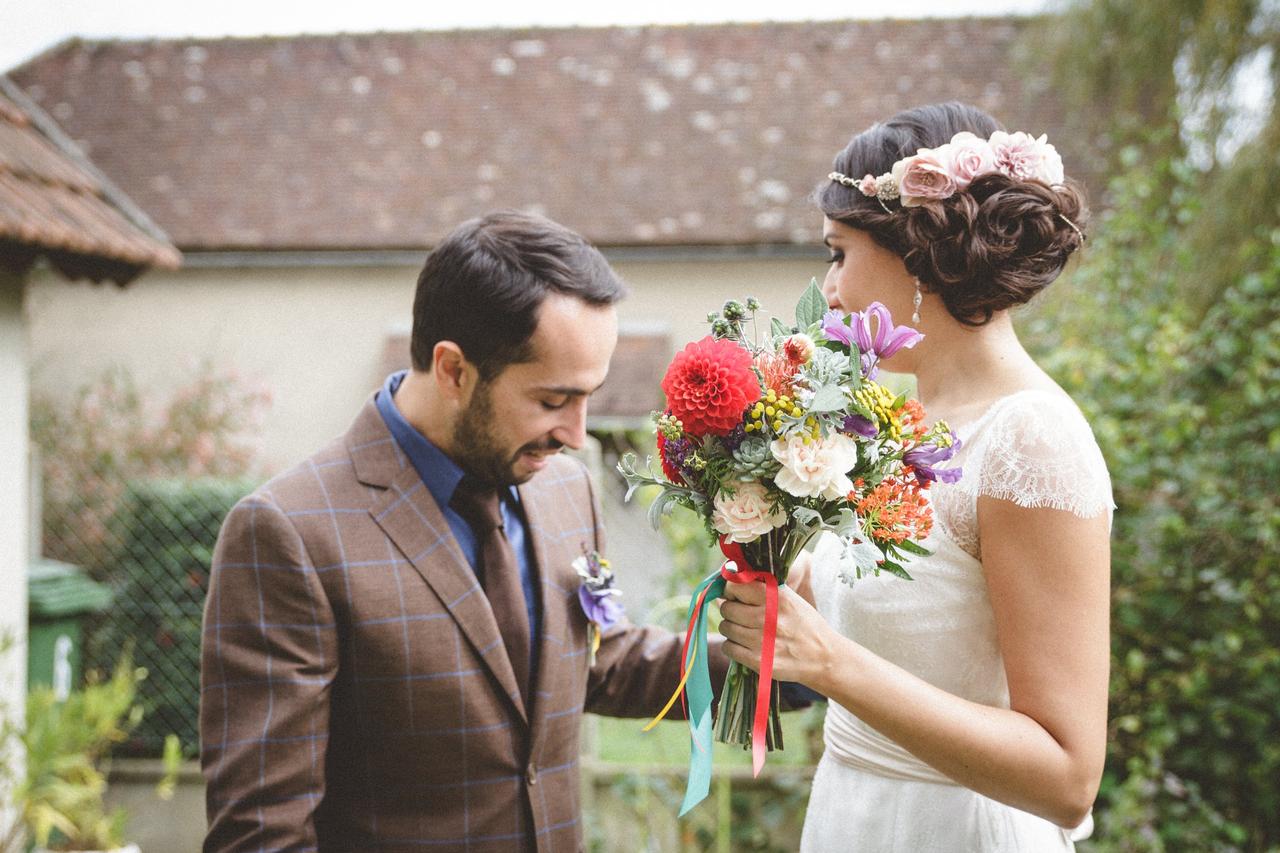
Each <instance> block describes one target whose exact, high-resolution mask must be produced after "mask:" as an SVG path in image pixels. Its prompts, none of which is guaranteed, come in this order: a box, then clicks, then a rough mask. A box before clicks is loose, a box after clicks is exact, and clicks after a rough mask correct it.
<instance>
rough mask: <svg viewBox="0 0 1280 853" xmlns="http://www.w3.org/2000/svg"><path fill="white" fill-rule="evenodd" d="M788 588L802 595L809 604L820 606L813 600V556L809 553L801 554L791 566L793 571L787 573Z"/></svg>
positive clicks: (802, 552) (803, 552)
mask: <svg viewBox="0 0 1280 853" xmlns="http://www.w3.org/2000/svg"><path fill="white" fill-rule="evenodd" d="M787 586H789V587H791V588H792V589H794V590H795V591H796V592H798V593H800V597H801V598H803V599H804V600H805V601H807V602H809V604H811V605H813V606H814V607H817V606H818V604H817V602H816V601H815V600H814V598H813V554H811V553H809V552H808V551H801V552H800V556H798V557H796V560H795V562H794V563H792V564H791V571H789V572H787Z"/></svg>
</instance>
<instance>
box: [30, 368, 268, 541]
mask: <svg viewBox="0 0 1280 853" xmlns="http://www.w3.org/2000/svg"><path fill="white" fill-rule="evenodd" d="M270 402H271V395H270V392H269V391H267V390H266V389H265V388H262V387H256V388H254V387H249V386H247V385H246V384H245V383H244V382H243V381H242V380H241V379H240V378H239V377H238V376H237V375H236V374H235V373H233V372H219V371H216V370H214V369H213V368H212V367H211V366H209V365H207V364H206V365H204V366H203V367H200V368H198V369H197V371H196V374H195V376H194V378H193V379H192V380H191V382H190V383H189V384H186V385H184V386H182V387H180V388H178V389H177V390H176V391H174V392H173V393H172V394H170V395H168V396H167V397H162V396H160V395H158V394H154V393H151V392H148V391H146V390H145V389H142V388H139V387H138V385H137V383H136V382H135V381H134V379H133V377H132V376H131V375H130V374H129V373H128V372H127V371H125V370H123V369H111V370H108V371H105V372H104V373H102V374H101V375H100V376H98V377H97V378H96V379H94V380H93V381H91V382H89V383H88V384H86V385H84V386H82V387H80V388H79V389H78V390H76V391H75V392H74V394H72V395H71V397H70V398H69V399H67V398H56V397H54V396H52V395H48V394H36V395H33V399H32V401H31V440H32V444H34V445H35V446H36V447H38V448H39V451H40V471H39V472H38V473H39V474H40V476H41V478H42V481H43V489H42V490H43V513H44V541H43V547H44V550H43V553H44V554H45V555H47V556H50V557H55V558H57V559H62V560H66V561H68V562H71V563H76V564H79V565H83V566H88V567H94V566H96V565H97V564H98V562H99V561H100V560H101V559H102V555H103V554H104V553H105V552H106V551H107V550H109V548H108V546H109V545H110V544H111V543H110V542H109V541H108V540H109V538H110V534H109V531H108V522H109V521H110V519H111V517H112V515H113V513H114V512H115V511H116V509H117V507H118V504H119V501H120V498H121V496H122V495H123V493H124V490H125V487H126V485H127V484H128V483H129V482H131V481H134V480H141V479H154V478H181V479H186V478H196V477H204V476H213V477H239V476H243V475H246V474H248V473H250V471H251V468H252V466H253V462H254V458H255V456H256V454H257V435H258V432H259V428H260V426H261V421H262V416H263V415H264V414H265V412H266V410H267V408H268V407H269V406H270ZM35 473H36V472H33V475H34V474H35Z"/></svg>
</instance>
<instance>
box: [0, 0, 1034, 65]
mask: <svg viewBox="0 0 1280 853" xmlns="http://www.w3.org/2000/svg"><path fill="white" fill-rule="evenodd" d="M1052 3H1053V0H893V2H892V3H886V2H885V0H869V1H868V0H790V2H783V0H771V2H764V1H763V0H698V2H696V3H694V2H691V0H647V2H641V3H628V4H615V3H604V2H601V0H540V2H531V0H488V2H486V0H473V2H445V0H360V2H350V0H343V2H338V1H337V0H310V2H297V0H216V2H212V3H206V2H194V3H189V2H182V0H177V2H174V0H169V2H156V0H0V72H3V71H7V70H9V69H11V68H13V67H14V66H16V65H19V64H21V63H22V62H24V61H26V60H27V59H30V58H31V57H33V56H36V55H37V54H39V53H41V52H42V51H44V50H47V49H48V48H50V47H53V46H54V45H55V44H58V43H59V42H61V41H63V40H64V39H67V38H69V37H71V36H81V37H84V38H92V39H102V38H149V37H159V38H179V37H183V36H204V37H216V36H227V35H238V36H255V35H292V34H297V33H332V32H369V31H374V30H422V29H431V30H435V29H453V28H475V27H495V26H496V27H524V26H573V25H578V26H605V25H609V24H680V23H715V22H721V21H770V20H772V21H796V20H835V19H840V18H851V17H852V18H879V17H885V16H886V15H885V9H886V6H888V7H889V8H891V9H892V16H893V17H900V18H916V17H937V16H953V15H1010V14H1032V13H1035V12H1039V11H1042V10H1044V9H1045V8H1046V7H1049V6H1050V5H1051V4H1052Z"/></svg>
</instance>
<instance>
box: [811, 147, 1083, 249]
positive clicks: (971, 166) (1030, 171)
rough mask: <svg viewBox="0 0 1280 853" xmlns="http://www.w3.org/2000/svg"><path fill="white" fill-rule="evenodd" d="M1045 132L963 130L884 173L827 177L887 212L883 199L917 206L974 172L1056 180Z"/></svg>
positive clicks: (961, 184) (964, 185) (947, 193)
mask: <svg viewBox="0 0 1280 853" xmlns="http://www.w3.org/2000/svg"><path fill="white" fill-rule="evenodd" d="M1046 138H1047V137H1046V135H1044V134H1041V135H1040V136H1039V137H1038V138H1037V137H1033V136H1032V135H1031V134H1029V133H1023V132H1022V131H1018V132H1017V133H1006V132H1005V131H1003V130H997V131H996V132H995V133H993V134H991V138H990V139H979V138H978V137H977V136H974V135H973V134H972V133H970V132H969V131H967V130H966V131H961V132H960V133H957V134H956V135H955V136H953V137H951V141H950V142H948V143H947V144H945V145H942V146H939V147H938V148H921V149H919V150H918V151H916V153H915V154H914V155H912V156H911V157H904V158H903V159H901V160H899V161H898V162H896V163H894V164H893V168H892V169H890V170H889V171H888V172H885V173H884V174H883V175H880V176H876V175H870V174H869V175H865V176H863V177H862V178H861V179H860V180H859V179H857V178H851V177H849V176H848V175H844V174H841V173H840V172H832V173H831V174H829V175H827V177H828V178H829V179H830V180H832V181H835V182H836V183H838V184H840V185H842V186H846V187H850V188H856V189H857V190H858V191H859V192H861V193H862V194H863V195H865V196H867V197H868V198H874V199H876V200H878V201H879V202H880V206H881V207H883V208H884V209H885V212H886V213H890V212H891V211H890V210H889V207H888V205H886V204H885V202H887V201H893V200H894V199H897V200H898V201H899V203H900V204H901V205H902V206H903V207H916V206H918V205H921V204H924V203H925V202H929V201H938V200H941V199H944V198H950V197H951V196H953V195H955V194H956V193H959V192H964V191H965V190H966V189H968V187H969V185H970V184H971V183H973V182H974V180H976V179H977V178H980V177H982V176H983V175H989V174H992V173H999V174H1001V175H1004V176H1005V177H1008V178H1012V179H1013V180H1016V181H1028V180H1036V181H1043V182H1044V183H1046V184H1048V185H1049V186H1060V185H1061V184H1062V182H1063V180H1065V177H1064V175H1063V170H1062V158H1061V157H1060V156H1058V152H1057V150H1056V149H1055V148H1054V147H1053V146H1052V145H1050V144H1049V143H1048V142H1047V141H1046ZM1058 216H1059V217H1061V218H1062V221H1063V222H1066V223H1067V224H1068V225H1070V226H1071V227H1072V228H1073V229H1075V232H1076V234H1077V235H1079V237H1080V239H1081V240H1084V232H1082V231H1081V230H1080V227H1079V226H1077V225H1076V224H1075V223H1074V222H1072V221H1071V220H1070V219H1067V217H1065V216H1063V215H1062V214H1058Z"/></svg>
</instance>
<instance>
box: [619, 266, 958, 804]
mask: <svg viewBox="0 0 1280 853" xmlns="http://www.w3.org/2000/svg"><path fill="white" fill-rule="evenodd" d="M759 311H760V304H759V303H758V302H757V301H756V300H755V299H747V300H746V301H745V303H743V302H739V301H737V300H731V301H729V302H727V303H725V305H724V308H723V310H722V311H721V312H719V313H715V314H711V315H709V316H708V318H707V319H708V321H709V322H710V324H711V334H710V335H708V336H707V337H704V338H703V339H702V340H699V341H696V342H694V343H691V344H689V345H688V346H686V347H685V348H684V349H683V350H682V351H680V352H679V353H678V354H677V355H676V357H675V358H674V359H673V360H672V362H671V365H670V366H669V367H668V369H667V374H666V377H665V378H664V379H663V381H662V389H663V391H664V392H666V397H667V408H666V411H664V412H661V413H655V416H656V420H657V430H656V432H657V444H658V457H659V462H660V467H661V472H657V471H654V470H653V467H652V460H650V462H649V464H648V465H647V466H646V467H645V468H643V469H642V468H638V467H637V462H636V457H635V455H634V454H627V455H626V456H624V457H623V459H622V461H621V462H620V463H619V465H618V468H619V471H621V473H622V475H623V476H624V477H625V478H626V479H627V482H628V484H629V486H630V488H629V489H628V491H627V497H628V498H630V496H631V495H632V493H634V491H635V490H636V489H637V488H638V487H640V486H645V485H655V486H658V487H660V488H661V491H660V492H659V494H658V496H657V497H656V498H655V499H654V502H653V505H652V506H651V507H650V511H649V517H650V520H651V521H652V522H653V524H654V526H655V527H657V526H658V524H659V523H660V520H661V517H662V516H663V515H664V514H665V513H667V512H669V511H670V510H671V509H672V508H673V507H675V506H683V507H685V508H686V509H689V510H692V511H693V512H695V513H697V514H698V515H699V516H701V518H702V520H703V522H704V524H705V525H706V528H707V531H708V534H709V535H710V536H711V537H712V538H713V539H715V540H718V541H719V543H720V547H721V549H722V550H723V551H724V553H725V555H726V557H727V560H726V562H725V564H724V566H723V567H722V568H721V570H720V571H718V572H715V573H713V574H712V575H711V576H709V577H708V578H706V579H705V580H704V581H703V582H702V584H700V585H699V587H698V589H697V590H695V593H694V596H693V601H692V602H691V603H690V607H689V630H688V631H687V632H686V638H685V655H684V661H683V664H684V666H683V672H682V676H683V677H682V680H681V682H680V685H679V686H678V687H677V689H676V693H675V695H673V696H672V700H671V702H669V703H668V704H667V708H666V709H664V710H663V712H662V713H661V714H659V716H658V717H657V718H656V719H655V720H654V721H653V722H652V723H650V727H651V726H652V725H654V724H656V722H657V720H658V719H661V718H662V717H663V716H665V714H666V712H667V711H668V710H670V708H671V707H672V705H673V704H674V702H675V700H676V698H677V697H679V696H681V695H685V696H686V698H687V701H688V706H689V707H688V719H689V724H690V729H691V733H692V737H693V747H694V748H693V749H692V751H691V752H692V758H691V767H690V777H689V787H688V790H687V791H686V796H685V804H684V808H683V809H682V811H681V814H683V813H684V812H686V811H688V810H689V809H690V808H692V807H693V805H696V804H697V802H699V801H700V800H701V799H702V798H703V797H705V796H706V793H707V790H709V785H710V749H709V748H708V747H709V743H708V742H707V741H708V737H707V735H708V734H709V733H710V729H711V721H710V710H709V709H710V702H711V690H710V676H709V672H708V670H707V668H706V657H707V650H706V608H705V604H706V602H707V601H710V600H712V599H714V598H716V597H718V596H719V595H720V594H721V593H722V592H723V590H724V586H725V584H726V583H736V582H750V581H755V580H759V581H763V582H764V583H765V585H766V592H767V594H768V601H767V604H766V625H765V628H764V632H765V636H764V649H763V655H762V661H761V672H760V674H759V675H757V674H756V673H755V672H752V671H751V670H749V669H747V668H745V667H741V666H738V665H737V664H736V663H735V664H733V665H731V667H730V670H729V673H728V677H727V680H726V682H725V686H724V691H723V694H722V696H721V699H720V704H719V712H718V715H717V719H716V721H715V738H716V740H719V741H721V742H724V743H733V744H741V745H742V746H744V748H750V749H751V750H752V753H753V766H754V769H755V772H756V773H757V774H758V773H759V772H760V768H761V767H762V766H763V764H764V755H765V752H766V751H767V750H772V749H781V748H782V729H781V722H780V720H779V717H778V706H779V691H778V686H777V684H776V683H775V682H773V681H772V679H771V670H772V660H773V647H772V646H773V639H774V636H773V635H774V633H775V632H776V614H777V585H778V584H782V583H785V582H786V579H787V572H788V570H789V569H790V566H791V564H792V563H793V562H794V561H795V559H796V557H797V556H798V555H799V554H800V552H801V550H803V549H804V547H805V546H806V544H808V542H809V540H810V539H812V538H813V537H814V536H816V535H817V534H819V533H821V532H822V531H830V532H832V533H834V534H835V535H836V536H837V537H839V539H840V542H841V543H842V545H843V550H844V557H845V559H844V560H843V561H842V565H844V566H846V567H847V568H846V570H845V571H843V572H842V574H841V579H842V580H844V581H845V582H846V583H852V582H853V581H854V580H855V579H856V578H858V577H861V576H862V575H863V574H864V573H866V572H870V573H873V574H878V573H879V572H881V571H888V572H892V573H893V574H895V575H898V576H901V577H903V578H907V579H909V575H908V574H907V572H906V570H905V569H904V568H903V566H902V562H903V555H904V554H927V553H928V552H927V551H925V549H923V548H922V547H921V546H920V545H919V541H920V540H922V539H924V538H925V537H926V536H928V534H929V530H930V528H931V526H932V514H931V511H930V507H929V504H928V502H927V501H926V499H925V490H927V489H928V488H929V486H930V484H931V483H933V482H935V481H938V480H942V481H944V482H953V481H954V480H955V479H957V478H959V476H960V471H959V469H956V468H942V467H940V465H941V463H943V462H945V461H947V460H948V459H950V458H951V457H952V456H953V455H954V454H955V452H956V451H957V450H958V449H959V442H958V441H957V440H956V437H955V435H954V434H953V433H952V432H951V430H950V429H949V428H948V427H947V425H946V424H945V423H942V422H938V423H936V424H934V425H932V426H929V425H927V424H926V422H925V415H924V410H923V408H922V407H921V405H920V404H919V402H917V401H915V400H911V399H907V397H906V396H905V395H898V394H894V393H892V392H891V391H890V390H889V389H888V388H886V387H885V386H884V385H882V384H880V383H879V382H877V381H876V375H877V368H878V364H879V362H880V361H881V360H882V359H886V358H889V357H890V356H892V355H893V354H894V353H896V352H898V351H899V350H901V349H902V348H904V347H912V346H915V345H916V343H918V342H919V341H920V340H921V339H922V338H923V335H921V334H920V333H919V332H917V331H915V330H914V329H911V328H909V327H907V326H894V325H893V321H892V318H891V317H890V315H889V312H888V310H887V309H886V308H885V307H884V306H883V305H881V304H879V303H874V304H872V305H871V306H870V307H869V308H868V309H867V310H866V311H865V312H859V313H854V314H852V315H843V314H841V313H840V312H838V311H828V310H827V304H826V300H825V299H824V298H823V296H822V293H821V291H819V289H818V287H817V283H816V282H811V283H810V285H809V288H808V290H807V291H806V292H805V294H804V295H803V296H802V297H801V299H800V302H799V304H798V305H797V307H796V311H795V325H794V326H793V327H790V328H788V327H787V326H786V325H784V324H783V323H782V322H781V321H780V320H778V319H776V318H775V319H773V321H772V324H771V328H770V331H769V333H768V334H767V335H766V336H765V337H764V339H763V340H759V339H758V337H759V333H758V329H757V325H758V324H757V319H756V315H757V313H758V312H759ZM748 326H750V327H751V329H752V330H753V331H752V334H751V336H750V337H748V334H747V329H748Z"/></svg>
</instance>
